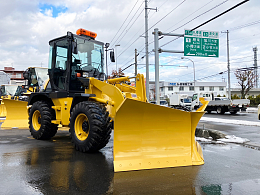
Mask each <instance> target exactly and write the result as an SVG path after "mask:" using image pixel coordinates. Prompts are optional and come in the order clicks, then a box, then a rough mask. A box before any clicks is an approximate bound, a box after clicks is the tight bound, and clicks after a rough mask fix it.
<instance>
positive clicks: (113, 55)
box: [110, 51, 116, 62]
mask: <svg viewBox="0 0 260 195" xmlns="http://www.w3.org/2000/svg"><path fill="white" fill-rule="evenodd" d="M110 60H111V62H115V61H116V60H115V52H114V51H110Z"/></svg>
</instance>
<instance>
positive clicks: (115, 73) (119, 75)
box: [108, 68, 125, 79]
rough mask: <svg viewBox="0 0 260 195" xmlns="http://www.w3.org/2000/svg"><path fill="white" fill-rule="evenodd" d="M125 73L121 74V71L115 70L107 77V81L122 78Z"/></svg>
mask: <svg viewBox="0 0 260 195" xmlns="http://www.w3.org/2000/svg"><path fill="white" fill-rule="evenodd" d="M124 75H125V73H123V72H122V69H121V68H119V69H118V72H117V71H116V70H112V73H111V76H108V78H109V79H112V78H116V77H122V76H124Z"/></svg>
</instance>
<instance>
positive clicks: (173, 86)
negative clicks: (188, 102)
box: [149, 81, 227, 100]
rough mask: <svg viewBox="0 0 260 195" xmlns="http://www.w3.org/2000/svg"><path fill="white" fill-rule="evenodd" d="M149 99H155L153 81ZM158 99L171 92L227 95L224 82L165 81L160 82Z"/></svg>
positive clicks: (190, 94)
mask: <svg viewBox="0 0 260 195" xmlns="http://www.w3.org/2000/svg"><path fill="white" fill-rule="evenodd" d="M149 86H150V95H149V97H150V100H153V99H155V82H154V81H151V82H150V84H149ZM159 86H160V99H165V98H168V97H169V96H170V95H171V94H174V93H176V94H187V95H188V96H192V95H193V94H194V93H204V92H205V93H206V92H212V93H214V95H215V96H217V95H220V96H222V97H223V96H227V89H226V86H227V83H226V82H195V83H194V82H165V81H161V82H160V84H159Z"/></svg>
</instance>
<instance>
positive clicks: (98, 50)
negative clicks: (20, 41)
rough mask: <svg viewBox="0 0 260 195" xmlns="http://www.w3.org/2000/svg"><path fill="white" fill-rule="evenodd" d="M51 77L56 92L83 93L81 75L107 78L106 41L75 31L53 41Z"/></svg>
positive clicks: (50, 58) (83, 76) (82, 76)
mask: <svg viewBox="0 0 260 195" xmlns="http://www.w3.org/2000/svg"><path fill="white" fill-rule="evenodd" d="M49 45H50V53H49V70H48V71H49V77H50V84H51V88H52V91H64V92H68V93H76V92H79V93H82V92H84V91H85V88H86V86H83V84H82V81H80V79H79V78H85V79H87V78H88V77H94V78H96V79H99V80H104V79H105V74H104V69H103V67H104V64H103V62H104V44H103V43H102V42H99V41H96V40H94V38H93V37H91V35H90V36H87V35H82V34H79V35H75V34H72V33H71V32H68V33H67V36H63V37H60V38H57V39H54V40H51V41H50V42H49Z"/></svg>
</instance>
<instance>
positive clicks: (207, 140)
mask: <svg viewBox="0 0 260 195" xmlns="http://www.w3.org/2000/svg"><path fill="white" fill-rule="evenodd" d="M195 140H196V141H200V142H204V143H205V142H206V143H214V144H223V143H224V142H222V141H219V140H217V141H215V140H213V139H212V137H210V138H204V137H195Z"/></svg>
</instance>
